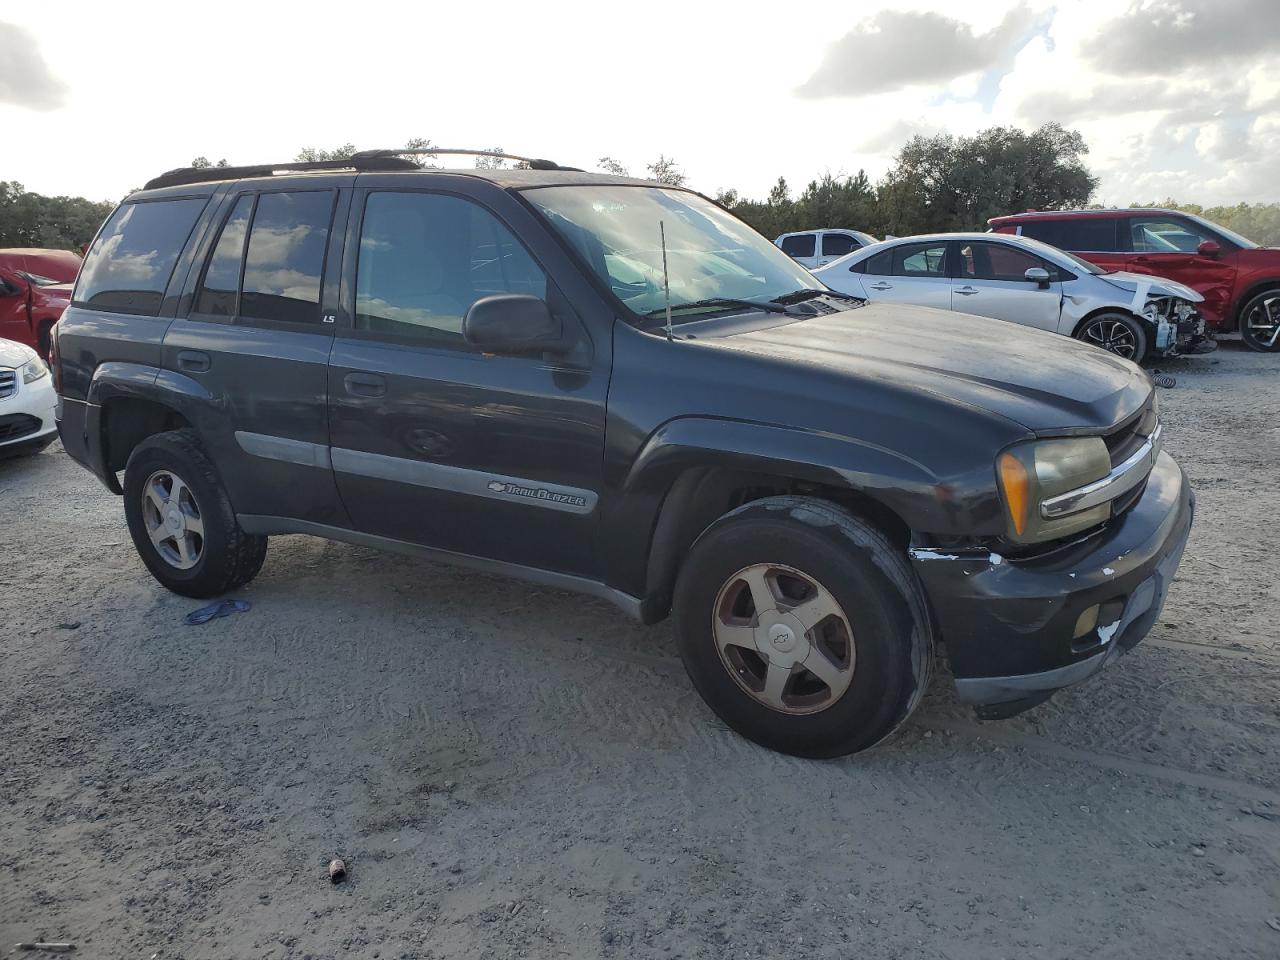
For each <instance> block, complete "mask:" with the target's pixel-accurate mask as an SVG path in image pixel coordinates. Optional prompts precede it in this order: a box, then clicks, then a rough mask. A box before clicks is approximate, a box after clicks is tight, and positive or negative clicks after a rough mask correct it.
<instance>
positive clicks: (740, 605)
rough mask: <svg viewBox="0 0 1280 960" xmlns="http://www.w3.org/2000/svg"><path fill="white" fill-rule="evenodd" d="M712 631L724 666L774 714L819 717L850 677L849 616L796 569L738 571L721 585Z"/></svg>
mask: <svg viewBox="0 0 1280 960" xmlns="http://www.w3.org/2000/svg"><path fill="white" fill-rule="evenodd" d="M711 629H712V634H713V636H714V639H715V643H716V649H717V650H718V651H719V654H720V660H721V662H722V663H723V664H724V666H725V669H727V670H728V671H729V674H730V675H731V676H732V677H733V678H734V679H735V680H736V681H737V683H738V685H739V686H740V687H741V688H742V689H743V690H744V691H746V692H747V693H748V694H749V695H750V696H751V697H752V698H753V699H755V700H757V701H758V702H760V703H762V704H764V705H765V706H766V707H768V708H769V709H771V710H777V711H778V712H780V713H787V714H795V715H803V714H811V713H818V712H820V711H822V710H825V709H826V708H827V707H830V706H831V705H832V704H834V703H835V702H836V701H837V700H839V699H840V697H841V696H842V695H843V694H844V692H845V691H846V690H848V689H849V683H850V682H851V681H852V679H853V671H854V662H855V659H856V655H855V650H854V641H853V630H852V628H851V627H850V625H849V618H848V617H847V616H846V615H845V612H844V610H843V609H842V608H841V606H840V604H839V603H838V602H837V601H836V599H835V597H833V596H832V595H831V593H830V592H829V591H828V590H827V589H826V588H825V587H823V586H822V584H820V583H819V582H818V581H817V580H815V579H814V578H813V577H810V576H809V575H807V574H805V573H802V572H801V571H799V570H796V569H795V568H794V567H788V566H784V565H782V564H777V563H757V564H753V565H752V566H749V567H744V568H743V569H741V570H739V571H738V572H737V573H735V574H734V575H733V576H731V577H730V578H729V579H728V580H727V581H725V584H724V586H722V587H721V588H720V592H719V594H718V595H717V597H716V602H715V608H714V611H713V614H712V623H711Z"/></svg>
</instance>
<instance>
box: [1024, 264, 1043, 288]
mask: <svg viewBox="0 0 1280 960" xmlns="http://www.w3.org/2000/svg"><path fill="white" fill-rule="evenodd" d="M1023 276H1024V277H1026V278H1027V280H1028V281H1029V282H1031V283H1034V284H1035V285H1036V286H1037V287H1039V288H1040V289H1042V290H1043V289H1044V288H1046V287H1048V286H1049V271H1048V270H1046V269H1045V268H1044V267H1027V272H1026V273H1024V274H1023Z"/></svg>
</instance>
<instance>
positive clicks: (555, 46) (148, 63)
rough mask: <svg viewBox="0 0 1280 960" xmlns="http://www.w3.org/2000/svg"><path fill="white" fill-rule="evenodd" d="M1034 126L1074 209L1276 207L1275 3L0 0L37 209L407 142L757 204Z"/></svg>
mask: <svg viewBox="0 0 1280 960" xmlns="http://www.w3.org/2000/svg"><path fill="white" fill-rule="evenodd" d="M1050 120H1056V121H1059V122H1061V123H1062V124H1063V125H1065V126H1068V127H1073V128H1076V129H1078V130H1080V131H1081V133H1082V134H1083V135H1084V137H1085V140H1086V142H1087V143H1088V144H1089V146H1090V153H1089V156H1088V157H1087V158H1086V159H1087V162H1088V164H1089V166H1090V167H1091V168H1092V170H1093V171H1094V172H1095V173H1096V174H1098V176H1099V177H1100V178H1101V186H1100V188H1099V191H1098V194H1097V196H1096V197H1095V199H1096V200H1097V201H1098V202H1102V203H1108V204H1112V203H1114V204H1119V205H1127V204H1129V203H1132V202H1152V201H1160V200H1164V199H1165V198H1167V197H1172V198H1174V199H1176V200H1178V201H1180V202H1197V203H1202V204H1205V205H1206V206H1207V205H1214V204H1221V203H1231V204H1234V203H1238V202H1241V201H1246V202H1274V201H1280V0H1136V2H1126V0H1057V2H1042V0H1022V2H1018V0H990V2H981V0H979V2H971V3H968V4H957V3H954V2H948V3H941V2H911V0H896V2H892V3H881V2H879V0H867V2H858V0H852V2H847V3H843V4H813V5H808V4H806V5H804V6H796V5H791V4H785V3H778V2H776V0H775V2H772V3H753V2H737V3H729V2H724V3H722V2H702V3H697V2H689V0H685V2H683V3H669V2H665V0H650V2H647V3H645V4H617V3H602V2H600V0H594V2H591V3H574V2H556V0H542V2H539V3H531V2H528V0H525V2H521V3H508V2H505V0H485V2H482V3H457V2H454V3H449V4H445V3H429V2H428V3H417V4H414V3H410V2H407V0H402V2H400V3H384V2H381V0H360V2H359V3H354V4H353V3H349V2H348V3H343V4H333V5H327V4H325V3H323V2H320V0H312V2H308V3H305V4H302V3H287V4H286V3H272V2H270V0H258V2H256V3H240V2H238V0H222V2H220V3H218V4H178V3H173V2H167V3H144V2H128V0H117V2H115V3H102V2H101V0H97V2H94V3H83V4H81V3H78V2H74V0H61V2H57V3H50V2H45V3H35V2H30V0H22V2H18V0H0V131H3V133H0V180H17V181H19V182H20V183H22V184H23V185H25V186H26V188H27V189H28V190H34V191H36V192H39V193H45V194H52V195H61V194H68V195H81V196H88V197H90V198H93V199H104V200H105V199H110V200H115V199H119V198H120V197H121V196H123V195H124V194H125V193H127V192H128V191H129V190H130V189H133V188H135V187H138V186H140V185H141V184H142V183H143V182H144V181H146V180H147V179H149V178H151V177H153V176H155V175H157V174H159V173H161V172H163V171H165V170H168V169H171V168H173V167H178V166H185V165H186V164H188V163H189V162H190V161H191V159H192V158H193V157H196V156H207V157H209V158H210V159H213V160H217V159H218V158H223V157H225V158H226V159H227V160H228V161H230V162H231V163H233V164H234V163H261V162H271V161H285V160H290V159H292V158H293V157H294V156H295V155H296V154H297V152H298V151H299V150H300V149H301V148H303V147H306V146H315V147H334V146H337V145H339V144H343V143H347V142H352V143H355V144H356V145H357V146H358V147H360V148H373V147H394V146H399V145H402V144H404V143H405V142H406V141H407V140H408V139H410V138H413V137H425V138H429V139H430V140H431V141H432V142H433V143H434V144H437V145H439V146H449V147H471V148H477V147H493V146H501V147H503V148H504V149H506V150H510V151H512V152H514V153H519V154H524V155H529V156H538V157H548V158H550V159H553V160H556V161H558V162H560V163H563V164H568V165H572V166H579V167H583V168H585V169H591V168H594V167H595V166H596V165H597V163H598V161H599V159H600V158H601V157H605V156H608V157H612V158H614V159H616V160H618V161H619V162H621V163H622V164H624V165H625V166H627V167H628V168H629V169H630V170H631V172H632V173H634V174H637V175H643V174H644V167H645V165H646V164H647V163H649V162H652V161H653V160H654V159H656V158H657V156H658V155H659V154H664V155H666V156H668V157H673V158H674V159H675V160H676V162H677V164H678V165H679V167H680V168H681V169H683V170H684V172H685V173H686V174H687V175H688V178H689V183H690V185H691V186H693V187H695V188H697V189H699V190H701V191H703V192H705V193H714V192H716V191H717V190H720V189H722V188H730V187H732V188H735V189H737V190H738V191H739V192H740V193H741V194H743V195H745V196H750V197H763V196H764V195H765V194H766V193H767V191H768V189H769V187H770V186H771V185H772V184H773V183H774V181H775V180H776V179H777V178H778V177H779V176H785V177H786V178H787V181H788V183H789V184H791V186H792V188H793V190H797V189H799V188H802V187H803V185H804V184H805V183H807V182H808V181H809V180H811V179H813V178H814V177H816V176H820V175H821V174H823V173H826V172H830V173H832V174H835V175H844V174H853V173H856V172H857V171H858V170H860V169H865V170H866V172H867V173H868V175H870V176H871V177H872V179H876V178H878V177H879V176H880V175H882V174H883V173H884V172H885V170H886V169H888V167H889V166H890V164H891V163H892V160H893V156H894V154H895V153H896V151H897V150H898V149H899V148H900V147H901V146H902V145H903V144H904V143H905V142H906V140H907V139H908V138H909V137H910V136H912V135H913V134H915V133H923V134H934V133H939V132H945V133H950V134H953V135H965V134H972V133H974V132H976V131H978V130H980V129H982V128H984V127H989V126H993V125H997V124H1003V125H1014V126H1018V127H1022V128H1026V129H1033V128H1034V127H1036V126H1037V125H1039V124H1041V123H1044V122H1047V121H1050Z"/></svg>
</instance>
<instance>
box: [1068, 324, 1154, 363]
mask: <svg viewBox="0 0 1280 960" xmlns="http://www.w3.org/2000/svg"><path fill="white" fill-rule="evenodd" d="M1076 339H1077V340H1083V341H1084V342H1085V343H1088V344H1092V345H1093V346H1095V347H1101V348H1102V349H1103V350H1106V351H1107V352H1108V353H1114V354H1115V355H1116V356H1117V357H1124V358H1125V359H1126V360H1132V361H1133V362H1134V363H1142V361H1143V360H1144V359H1145V358H1146V355H1147V332H1146V331H1145V330H1143V329H1142V324H1141V323H1139V322H1138V320H1137V319H1135V318H1134V317H1132V316H1130V315H1129V314H1127V313H1118V312H1112V313H1100V314H1098V315H1097V316H1096V317H1090V318H1089V319H1088V320H1086V321H1085V322H1084V323H1083V324H1081V325H1080V329H1079V330H1077V331H1076Z"/></svg>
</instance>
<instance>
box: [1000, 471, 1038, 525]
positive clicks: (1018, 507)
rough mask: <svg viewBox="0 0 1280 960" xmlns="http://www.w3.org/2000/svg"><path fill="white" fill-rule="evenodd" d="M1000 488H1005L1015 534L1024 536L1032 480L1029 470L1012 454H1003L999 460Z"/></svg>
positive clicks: (1005, 497)
mask: <svg viewBox="0 0 1280 960" xmlns="http://www.w3.org/2000/svg"><path fill="white" fill-rule="evenodd" d="M999 468H1000V486H1001V487H1003V488H1004V499H1005V503H1007V504H1008V505H1009V518H1010V519H1011V520H1012V521H1013V529H1014V532H1015V533H1017V534H1018V536H1022V534H1023V531H1025V530H1026V528H1027V507H1028V506H1029V505H1030V503H1031V478H1030V477H1029V476H1028V475H1027V468H1026V467H1025V466H1024V465H1023V463H1022V461H1021V460H1019V459H1018V458H1017V457H1016V456H1014V455H1013V454H1012V453H1002V454H1001V455H1000V460H999Z"/></svg>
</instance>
